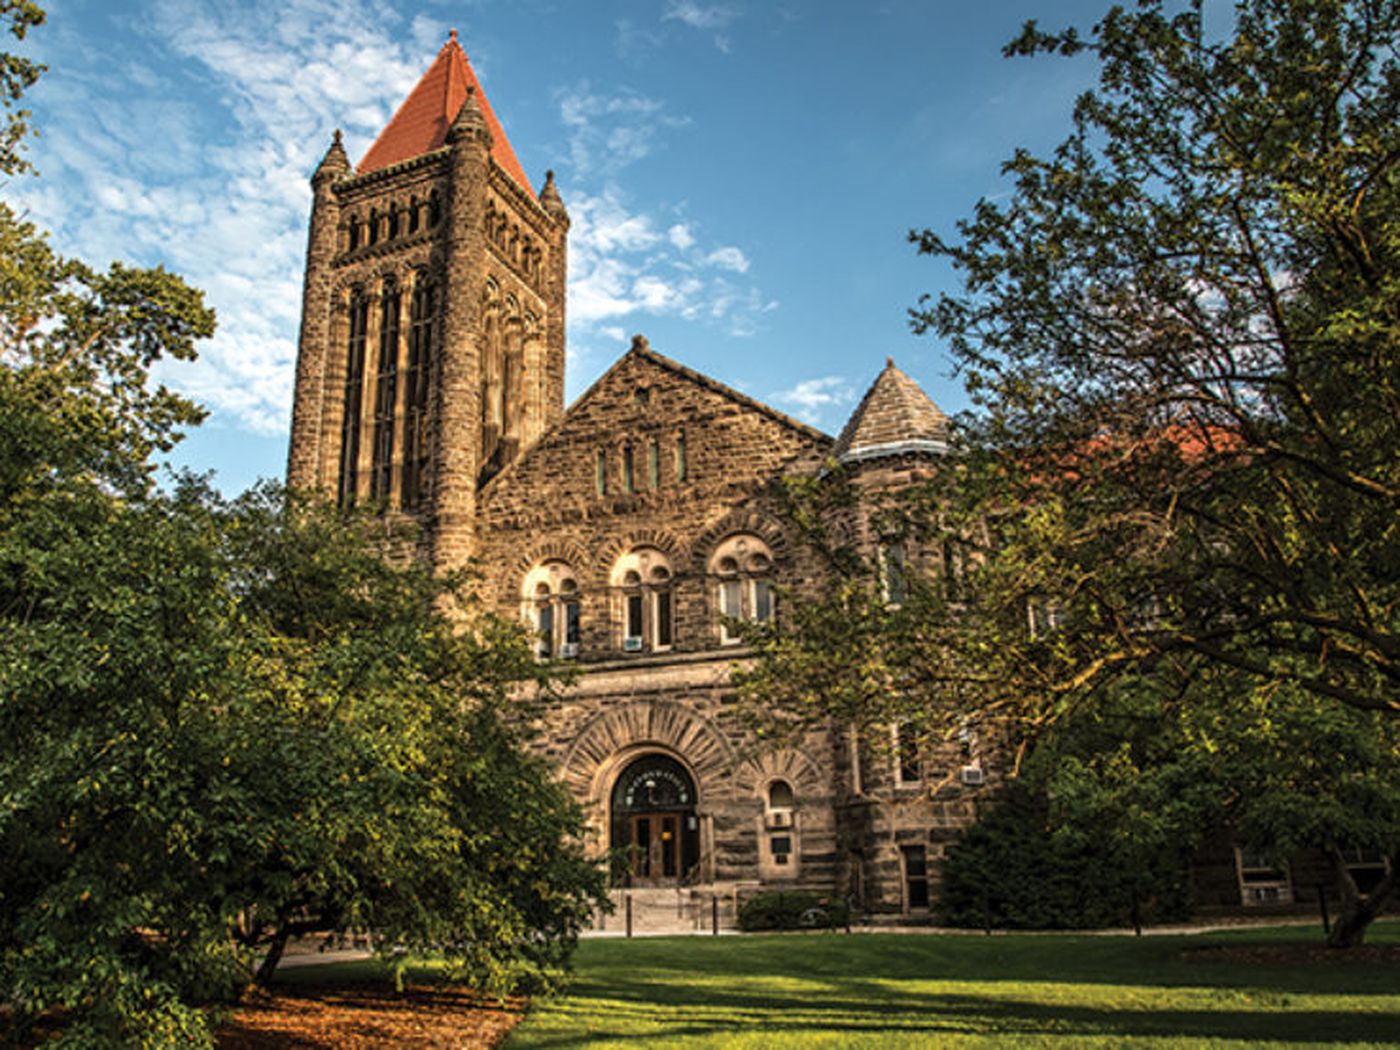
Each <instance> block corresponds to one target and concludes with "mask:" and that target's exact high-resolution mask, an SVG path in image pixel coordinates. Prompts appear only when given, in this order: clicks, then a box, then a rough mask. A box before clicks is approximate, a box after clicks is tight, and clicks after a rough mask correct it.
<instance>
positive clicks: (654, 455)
mask: <svg viewBox="0 0 1400 1050" xmlns="http://www.w3.org/2000/svg"><path fill="white" fill-rule="evenodd" d="M647 486H648V487H649V488H653V489H654V488H659V487H660V486H661V442H659V441H657V440H656V438H652V439H651V440H650V441H648V442H647Z"/></svg>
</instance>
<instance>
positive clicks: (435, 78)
mask: <svg viewBox="0 0 1400 1050" xmlns="http://www.w3.org/2000/svg"><path fill="white" fill-rule="evenodd" d="M469 88H470V89H471V90H472V91H473V92H474V93H475V95H476V100H477V104H478V105H480V106H481V111H482V113H483V115H484V116H485V117H486V126H487V127H488V128H489V129H490V131H491V156H492V157H494V158H495V160H496V163H497V164H499V165H500V166H501V167H502V168H503V169H505V173H506V174H507V175H509V176H510V177H511V178H512V179H514V180H515V181H516V182H518V183H520V186H521V188H522V189H523V190H525V192H527V193H529V194H531V195H533V194H534V192H535V191H534V190H533V189H532V188H531V186H530V180H529V179H527V178H526V177H525V170H524V169H523V168H522V167H521V166H520V161H519V160H518V159H516V156H515V150H513V149H511V148H510V140H509V139H507V138H506V133H505V129H504V128H502V127H501V122H500V121H499V120H497V119H496V114H495V112H494V111H493V110H492V109H491V103H490V102H489V101H487V98H486V92H484V91H482V90H481V82H480V81H478V80H477V79H476V73H475V72H473V70H472V67H471V63H470V62H468V61H467V56H466V53H465V52H464V51H463V50H462V46H461V45H460V44H459V43H457V30H455V29H454V30H452V35H451V36H450V37H449V38H448V40H447V43H445V44H443V45H442V50H441V51H439V52H438V54H437V58H436V59H434V60H433V64H432V65H431V66H429V67H428V71H427V72H426V73H424V74H423V79H421V80H420V81H418V84H417V86H416V87H415V88H414V89H413V90H412V91H411V92H409V95H408V98H406V99H404V102H403V105H401V106H400V107H399V111H398V112H397V113H395V114H394V119H393V120H391V121H389V123H388V125H387V126H386V127H385V128H384V130H383V131H381V132H380V133H379V137H378V138H377V139H375V140H374V145H372V146H371V147H370V148H369V152H367V153H366V154H365V155H364V158H363V159H362V160H361V161H360V163H359V165H358V167H356V169H355V170H356V172H357V173H359V174H360V175H364V174H365V173H366V172H371V171H378V170H379V169H380V168H387V167H389V166H390V165H393V164H397V163H399V162H400V161H404V160H409V159H411V158H413V157H417V156H419V155H421V154H424V153H430V152H431V151H433V150H435V149H438V148H439V147H440V146H443V145H444V144H445V143H446V142H447V129H448V128H449V127H451V126H452V121H453V119H454V118H455V117H456V116H457V111H458V110H460V109H461V108H462V103H463V102H465V101H466V99H467V90H468V89H469Z"/></svg>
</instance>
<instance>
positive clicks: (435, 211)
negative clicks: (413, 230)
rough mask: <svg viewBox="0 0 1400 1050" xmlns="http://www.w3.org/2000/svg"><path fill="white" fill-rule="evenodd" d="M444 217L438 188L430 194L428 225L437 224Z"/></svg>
mask: <svg viewBox="0 0 1400 1050" xmlns="http://www.w3.org/2000/svg"><path fill="white" fill-rule="evenodd" d="M441 219H442V204H441V203H440V202H439V200H438V193H437V190H433V192H432V193H430V194H428V225H429V226H436V225H437V224H438V222H439V221H441Z"/></svg>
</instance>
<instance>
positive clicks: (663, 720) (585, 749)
mask: <svg viewBox="0 0 1400 1050" xmlns="http://www.w3.org/2000/svg"><path fill="white" fill-rule="evenodd" d="M649 750H650V751H661V752H665V753H668V754H670V755H671V756H672V757H674V758H675V759H676V760H677V761H679V762H680V763H681V764H682V765H683V766H685V767H686V768H687V769H688V770H689V771H690V774H691V776H692V777H693V778H694V780H695V788H696V792H697V794H698V795H699V799H698V800H697V801H698V802H699V803H700V805H701V806H708V805H709V804H711V803H713V802H715V801H719V800H721V799H724V800H728V799H731V798H733V797H734V781H735V772H736V770H737V769H738V768H739V765H740V763H739V760H738V758H737V756H736V755H735V752H734V749H733V747H732V746H731V745H730V743H729V741H728V740H726V739H725V737H724V735H723V734H721V733H720V732H719V730H717V729H716V728H715V727H714V725H713V723H711V722H710V720H709V719H707V718H705V717H704V716H702V715H699V714H696V713H695V712H694V711H690V710H687V709H686V708H685V707H683V706H682V705H681V704H678V703H668V702H664V701H662V702H649V701H637V702H634V703H629V704H625V705H623V706H620V707H614V708H611V709H609V710H607V711H603V712H601V713H600V714H598V715H597V716H596V717H595V718H593V720H592V721H590V722H589V723H588V724H587V725H586V726H584V728H583V730H582V731H581V732H580V733H579V735H578V737H577V739H575V740H574V742H573V745H572V746H571V747H570V748H569V750H568V752H567V753H566V754H565V756H564V761H563V762H562V764H561V767H560V778H561V779H562V780H563V781H564V784H565V786H566V787H568V789H569V791H570V792H571V793H572V794H573V796H574V797H575V798H576V799H579V800H580V801H581V802H584V803H585V804H586V805H587V806H588V808H589V809H590V811H591V812H593V813H596V814H598V815H599V816H600V817H602V816H603V815H604V814H606V812H607V806H608V798H609V792H611V791H612V786H613V781H615V780H616V779H617V776H618V774H620V773H621V772H622V770H623V769H625V768H626V767H627V765H628V763H630V762H631V761H632V760H633V759H635V758H638V757H640V756H641V755H643V754H645V753H646V752H647V751H649ZM756 775H757V771H756V770H754V771H753V772H751V773H750V774H749V777H750V779H752V778H753V777H754V776H756Z"/></svg>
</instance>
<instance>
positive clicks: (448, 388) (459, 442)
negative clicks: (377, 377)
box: [432, 91, 491, 568]
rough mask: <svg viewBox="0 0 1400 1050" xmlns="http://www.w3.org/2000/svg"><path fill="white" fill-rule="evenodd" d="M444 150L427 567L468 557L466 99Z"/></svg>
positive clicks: (479, 252)
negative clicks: (447, 165) (447, 159)
mask: <svg viewBox="0 0 1400 1050" xmlns="http://www.w3.org/2000/svg"><path fill="white" fill-rule="evenodd" d="M447 141H448V142H449V144H450V145H451V147H452V154H451V169H450V174H449V182H448V187H447V212H446V217H445V218H446V224H447V225H446V232H445V242H446V243H445V248H446V251H445V255H446V267H445V269H446V274H445V277H446V287H445V288H444V301H443V326H442V335H443V343H442V373H441V376H442V381H441V383H440V384H439V385H438V392H437V397H438V406H437V407H438V412H437V441H436V463H435V468H436V469H435V472H434V474H435V476H434V483H433V503H434V510H435V517H436V520H435V522H434V525H433V539H432V544H433V554H432V557H433V563H434V564H435V565H436V566H438V567H440V568H458V567H460V566H462V565H464V564H465V563H466V562H467V561H468V560H469V559H470V558H471V556H472V554H473V553H474V550H475V536H474V526H475V516H476V487H477V474H478V472H479V470H480V467H481V464H480V462H479V458H480V457H479V448H480V440H481V439H480V420H481V403H480V402H481V388H480V377H481V350H482V348H481V345H480V338H479V336H480V330H481V292H482V287H483V283H482V282H483V267H484V266H485V260H486V243H485V233H484V231H483V226H482V224H483V221H484V219H485V207H486V180H487V177H488V174H489V170H490V168H489V166H490V164H491V132H490V130H489V129H488V128H487V126H486V118H485V117H484V116H483V115H482V112H481V107H480V106H479V105H478V104H477V101H476V98H475V94H474V93H473V92H471V91H469V92H468V94H467V98H466V101H465V102H463V103H462V108H461V110H460V111H459V112H458V114H457V118H456V119H455V120H454V121H453V122H452V127H451V128H450V129H449V131H448V134H447Z"/></svg>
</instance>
